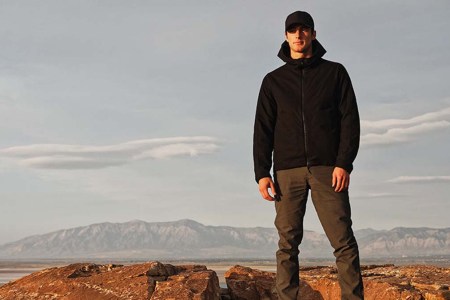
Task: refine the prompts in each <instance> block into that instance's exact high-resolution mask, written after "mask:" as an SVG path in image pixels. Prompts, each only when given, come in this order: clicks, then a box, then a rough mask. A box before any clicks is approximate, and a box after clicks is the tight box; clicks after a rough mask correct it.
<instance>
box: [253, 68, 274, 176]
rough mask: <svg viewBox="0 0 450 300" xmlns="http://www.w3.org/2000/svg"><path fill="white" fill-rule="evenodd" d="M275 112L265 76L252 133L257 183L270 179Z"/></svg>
mask: <svg viewBox="0 0 450 300" xmlns="http://www.w3.org/2000/svg"><path fill="white" fill-rule="evenodd" d="M276 110H277V107H276V102H275V99H274V98H273V95H272V93H271V91H270V85H269V79H268V75H266V76H265V77H264V79H263V82H262V84H261V89H260V91H259V96H258V103H257V105H256V115H255V125H254V131H253V162H254V171H255V180H256V182H257V183H258V182H259V180H260V179H261V178H263V177H270V169H271V167H272V152H273V145H274V131H275V123H276V115H277V111H276Z"/></svg>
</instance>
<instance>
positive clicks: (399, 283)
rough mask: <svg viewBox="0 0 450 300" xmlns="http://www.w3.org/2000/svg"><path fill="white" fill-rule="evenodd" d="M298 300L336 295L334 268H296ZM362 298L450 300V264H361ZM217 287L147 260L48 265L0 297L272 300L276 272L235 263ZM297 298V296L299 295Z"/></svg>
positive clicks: (196, 272) (204, 273)
mask: <svg viewBox="0 0 450 300" xmlns="http://www.w3.org/2000/svg"><path fill="white" fill-rule="evenodd" d="M300 278H301V280H300V295H301V299H302V300H336V299H340V289H339V284H338V281H337V272H336V269H335V268H334V267H308V268H301V269H300ZM363 278H364V288H365V299H366V300H399V299H404V300H406V299H408V300H444V299H445V300H449V299H450V291H449V286H448V284H449V282H450V268H438V267H433V266H424V265H421V266H400V267H398V266H394V265H383V266H376V265H373V266H364V267H363ZM225 280H226V283H227V287H228V288H222V289H221V288H220V287H219V280H218V278H217V275H216V272H215V271H213V270H209V269H207V268H206V266H203V265H177V266H175V265H171V264H162V263H160V262H157V261H154V262H148V263H143V264H136V265H130V266H123V265H114V264H109V265H98V264H90V263H79V264H72V265H69V266H66V267H59V268H49V269H45V270H42V271H39V272H36V273H33V274H31V275H28V276H25V277H23V278H21V279H18V280H16V281H12V282H10V283H7V284H5V285H3V286H1V287H0V299H2V300H10V299H11V300H12V299H14V300H31V299H33V300H34V299H36V300H41V299H64V300H80V299H95V300H106V299H109V300H115V299H117V300H119V299H129V300H138V299H146V300H149V299H150V300H188V299H189V300H191V299H192V300H196V299H198V300H219V299H221V300H276V299H278V298H277V295H276V291H275V273H273V272H266V271H260V270H257V269H252V268H249V267H243V266H239V265H237V266H234V267H232V268H231V269H229V270H228V271H227V272H226V273H225ZM299 299H300V297H299Z"/></svg>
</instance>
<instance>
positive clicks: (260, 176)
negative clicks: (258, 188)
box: [255, 172, 272, 184]
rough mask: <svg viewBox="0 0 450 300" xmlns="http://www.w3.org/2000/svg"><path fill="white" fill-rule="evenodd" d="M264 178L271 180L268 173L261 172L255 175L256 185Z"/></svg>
mask: <svg viewBox="0 0 450 300" xmlns="http://www.w3.org/2000/svg"><path fill="white" fill-rule="evenodd" d="M264 177H270V178H272V176H271V175H270V172H261V173H258V174H255V180H256V183H258V184H259V180H260V179H261V178H264Z"/></svg>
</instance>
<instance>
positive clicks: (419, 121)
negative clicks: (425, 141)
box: [361, 107, 450, 145]
mask: <svg viewBox="0 0 450 300" xmlns="http://www.w3.org/2000/svg"><path fill="white" fill-rule="evenodd" d="M361 127H362V136H361V144H362V145H391V144H397V143H404V142H408V141H412V140H414V139H415V138H416V137H417V136H418V135H421V134H424V133H426V132H431V131H437V130H442V129H445V128H450V107H447V108H444V109H442V110H439V111H435V112H430V113H425V114H422V115H418V116H415V117H412V118H409V119H384V120H378V121H367V120H362V121H361Z"/></svg>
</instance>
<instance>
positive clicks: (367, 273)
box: [225, 265, 450, 300]
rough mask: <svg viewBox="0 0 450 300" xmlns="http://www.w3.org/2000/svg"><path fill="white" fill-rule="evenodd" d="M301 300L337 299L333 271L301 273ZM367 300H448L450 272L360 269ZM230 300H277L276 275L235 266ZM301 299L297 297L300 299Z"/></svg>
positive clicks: (416, 268)
mask: <svg viewBox="0 0 450 300" xmlns="http://www.w3.org/2000/svg"><path fill="white" fill-rule="evenodd" d="M300 278H301V281H300V282H301V283H300V294H301V299H302V300H336V299H340V298H341V297H340V289H339V284H338V281H337V272H336V269H335V268H334V267H311V268H301V269H300ZM363 278H364V291H365V299H366V300H399V299H408V300H449V299H450V291H449V286H448V284H449V282H450V269H449V268H438V267H433V266H401V267H397V266H393V265H384V266H365V267H363ZM225 279H226V282H227V286H228V289H229V293H230V296H231V299H236V300H238V299H239V300H241V299H242V300H244V299H267V300H269V299H270V300H271V299H277V296H276V292H275V288H274V284H275V273H273V272H264V271H259V270H254V269H251V268H247V267H242V266H234V267H233V268H231V269H230V270H228V272H227V273H226V274H225ZM299 299H300V296H299Z"/></svg>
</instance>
